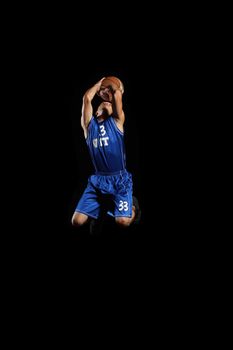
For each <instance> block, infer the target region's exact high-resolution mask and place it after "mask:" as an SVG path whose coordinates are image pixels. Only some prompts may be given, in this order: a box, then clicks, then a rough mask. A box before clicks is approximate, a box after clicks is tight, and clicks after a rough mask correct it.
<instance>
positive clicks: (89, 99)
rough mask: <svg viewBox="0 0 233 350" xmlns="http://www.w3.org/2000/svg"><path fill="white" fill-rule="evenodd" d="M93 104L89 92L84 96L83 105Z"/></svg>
mask: <svg viewBox="0 0 233 350" xmlns="http://www.w3.org/2000/svg"><path fill="white" fill-rule="evenodd" d="M90 102H91V95H90V93H89V92H88V91H87V92H86V93H85V94H84V95H83V103H90Z"/></svg>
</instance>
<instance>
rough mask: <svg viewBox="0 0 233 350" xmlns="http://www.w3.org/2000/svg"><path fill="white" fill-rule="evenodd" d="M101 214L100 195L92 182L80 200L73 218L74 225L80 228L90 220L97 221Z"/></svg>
mask: <svg viewBox="0 0 233 350" xmlns="http://www.w3.org/2000/svg"><path fill="white" fill-rule="evenodd" d="M99 212H100V203H99V200H98V193H97V191H96V189H95V188H94V186H92V184H91V183H90V182H88V185H87V187H86V189H85V191H84V193H83V195H82V197H81V198H80V200H79V202H78V205H77V207H76V209H75V212H74V214H73V217H72V220H71V222H72V225H74V226H76V227H78V226H82V225H84V224H85V223H87V222H88V221H89V218H92V219H97V218H98V217H99Z"/></svg>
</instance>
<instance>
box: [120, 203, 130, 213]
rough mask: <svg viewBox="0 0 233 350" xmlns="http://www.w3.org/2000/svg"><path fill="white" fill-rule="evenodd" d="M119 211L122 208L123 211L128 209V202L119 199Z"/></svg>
mask: <svg viewBox="0 0 233 350" xmlns="http://www.w3.org/2000/svg"><path fill="white" fill-rule="evenodd" d="M118 209H119V210H120V211H122V210H124V211H127V210H128V209H129V205H128V202H126V201H120V202H119V208H118Z"/></svg>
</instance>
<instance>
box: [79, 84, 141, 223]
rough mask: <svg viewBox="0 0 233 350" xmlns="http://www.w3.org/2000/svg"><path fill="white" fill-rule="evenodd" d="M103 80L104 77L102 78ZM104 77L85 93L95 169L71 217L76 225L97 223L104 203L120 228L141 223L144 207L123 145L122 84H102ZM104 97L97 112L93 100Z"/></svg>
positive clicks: (84, 118)
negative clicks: (127, 163)
mask: <svg viewBox="0 0 233 350" xmlns="http://www.w3.org/2000/svg"><path fill="white" fill-rule="evenodd" d="M103 79H104V78H103ZM103 79H101V80H100V81H99V82H97V83H96V84H95V85H94V86H92V87H91V88H90V89H88V90H87V91H86V93H85V94H84V96H83V105H82V116H81V125H82V128H83V131H84V136H85V139H86V143H87V146H88V149H89V152H90V155H91V159H92V162H93V165H94V168H95V174H94V175H91V176H90V177H89V179H88V184H87V187H86V189H85V191H84V193H83V195H82V197H81V199H80V200H79V203H78V205H77V207H76V209H75V212H74V214H73V217H72V224H73V225H74V226H81V225H83V224H85V223H86V222H88V221H90V220H88V219H90V218H92V219H94V220H92V223H93V221H94V222H95V221H96V219H98V218H99V217H100V215H101V207H102V204H103V203H105V207H106V203H107V210H106V212H107V213H108V214H109V215H111V216H113V217H115V221H116V223H117V224H118V225H120V226H121V227H128V226H129V225H130V224H132V223H133V222H135V223H136V222H138V221H139V220H140V216H141V210H140V208H139V205H138V201H137V199H136V197H133V194H132V191H133V183H132V175H131V173H129V172H128V171H127V169H126V158H125V147H124V128H123V126H124V121H125V114H124V111H123V105H122V94H123V92H124V88H123V84H122V83H121V85H120V88H119V87H118V86H117V85H116V84H114V83H113V84H111V85H109V86H108V87H103V86H101V83H102V81H103ZM96 94H97V95H99V96H100V97H101V98H102V100H103V101H102V103H101V104H100V105H99V107H98V109H97V111H96V113H95V115H93V107H92V100H93V98H94V97H95V95H96Z"/></svg>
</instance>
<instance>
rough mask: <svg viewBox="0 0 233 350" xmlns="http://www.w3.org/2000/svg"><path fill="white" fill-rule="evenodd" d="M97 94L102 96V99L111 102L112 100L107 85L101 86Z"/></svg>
mask: <svg viewBox="0 0 233 350" xmlns="http://www.w3.org/2000/svg"><path fill="white" fill-rule="evenodd" d="M98 95H99V96H100V97H101V98H102V100H104V101H107V102H109V101H110V102H111V101H112V92H111V90H110V88H109V87H104V86H101V87H100V90H99V92H98Z"/></svg>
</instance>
